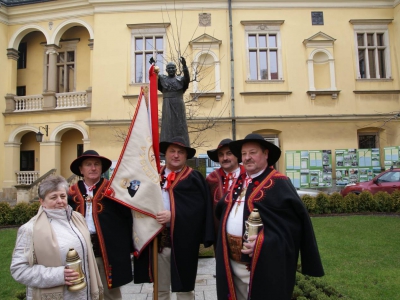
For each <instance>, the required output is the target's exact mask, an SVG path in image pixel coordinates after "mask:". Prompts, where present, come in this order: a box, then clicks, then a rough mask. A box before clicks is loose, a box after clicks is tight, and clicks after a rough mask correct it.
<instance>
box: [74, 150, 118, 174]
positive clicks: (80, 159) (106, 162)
mask: <svg viewBox="0 0 400 300" xmlns="http://www.w3.org/2000/svg"><path fill="white" fill-rule="evenodd" d="M88 158H98V159H100V160H101V173H104V172H107V170H108V169H109V168H110V167H111V164H112V162H111V160H109V159H108V158H106V157H104V156H100V155H82V156H79V157H78V158H77V159H75V160H74V161H73V162H72V163H71V166H70V170H71V172H72V173H74V174H75V175H78V176H82V174H81V171H80V170H79V167H80V166H81V164H82V162H83V161H84V160H85V159H88Z"/></svg>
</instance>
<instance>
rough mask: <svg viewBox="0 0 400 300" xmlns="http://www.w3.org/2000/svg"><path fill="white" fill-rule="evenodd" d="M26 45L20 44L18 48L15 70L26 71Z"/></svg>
mask: <svg viewBox="0 0 400 300" xmlns="http://www.w3.org/2000/svg"><path fill="white" fill-rule="evenodd" d="M26 45H27V44H26V43H20V44H19V46H18V56H19V57H18V61H17V69H26V54H27V46H26Z"/></svg>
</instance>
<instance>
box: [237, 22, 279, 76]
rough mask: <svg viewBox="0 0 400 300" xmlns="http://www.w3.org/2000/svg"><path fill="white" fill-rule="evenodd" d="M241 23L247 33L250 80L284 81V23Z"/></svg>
mask: <svg viewBox="0 0 400 300" xmlns="http://www.w3.org/2000/svg"><path fill="white" fill-rule="evenodd" d="M241 23H242V24H243V25H244V26H245V32H246V45H247V59H248V75H247V78H248V80H282V78H283V74H282V57H281V41H280V25H281V24H282V23H283V21H242V22H241ZM271 23H272V24H271Z"/></svg>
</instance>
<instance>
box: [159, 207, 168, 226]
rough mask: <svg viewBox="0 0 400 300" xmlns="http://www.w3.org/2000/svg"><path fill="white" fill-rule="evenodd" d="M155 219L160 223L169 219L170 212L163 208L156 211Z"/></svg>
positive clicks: (164, 222)
mask: <svg viewBox="0 0 400 300" xmlns="http://www.w3.org/2000/svg"><path fill="white" fill-rule="evenodd" d="M156 221H157V222H158V223H160V224H162V225H164V224H166V223H168V222H169V221H171V212H170V211H169V210H163V211H160V212H159V213H157V215H156Z"/></svg>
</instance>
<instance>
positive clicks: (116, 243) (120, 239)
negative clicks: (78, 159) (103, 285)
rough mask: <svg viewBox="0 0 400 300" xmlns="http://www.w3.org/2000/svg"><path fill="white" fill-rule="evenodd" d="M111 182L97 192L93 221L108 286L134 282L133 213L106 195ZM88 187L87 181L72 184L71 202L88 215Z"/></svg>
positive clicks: (94, 201) (106, 182) (98, 186)
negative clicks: (86, 199) (86, 197)
mask: <svg viewBox="0 0 400 300" xmlns="http://www.w3.org/2000/svg"><path fill="white" fill-rule="evenodd" d="M107 185H108V180H107V179H103V178H102V179H101V180H100V182H99V183H98V184H96V188H95V189H94V191H93V195H94V197H93V203H92V210H93V221H94V225H95V227H96V233H97V236H98V238H99V244H100V249H101V256H102V259H103V263H104V269H105V274H106V277H107V278H108V279H107V280H108V282H107V285H108V288H109V289H110V288H115V287H119V286H122V285H124V284H127V283H129V282H131V281H132V279H133V278H132V260H131V253H132V252H133V240H132V213H131V209H130V208H128V207H126V206H123V205H121V204H120V203H118V202H116V201H114V200H112V199H110V198H107V197H105V196H104V195H103V193H104V190H105V188H106V187H107ZM85 194H86V188H85V185H84V183H83V181H81V180H80V181H78V183H76V184H75V185H73V186H71V187H70V190H69V193H68V204H69V205H71V206H72V208H73V210H75V211H78V212H80V213H81V214H82V215H83V216H85V212H86V205H85V200H84V198H85Z"/></svg>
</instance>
